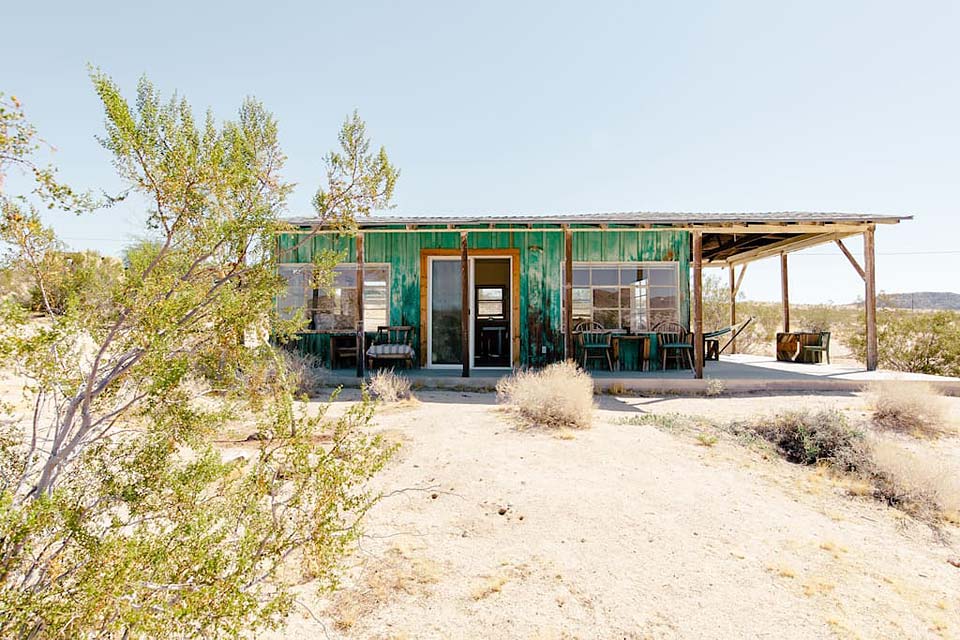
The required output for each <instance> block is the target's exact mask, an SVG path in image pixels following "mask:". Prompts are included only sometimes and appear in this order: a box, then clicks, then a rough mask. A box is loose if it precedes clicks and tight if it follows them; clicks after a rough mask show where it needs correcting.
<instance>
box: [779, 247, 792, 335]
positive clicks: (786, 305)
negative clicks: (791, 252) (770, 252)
mask: <svg viewBox="0 0 960 640" xmlns="http://www.w3.org/2000/svg"><path fill="white" fill-rule="evenodd" d="M789 281H790V278H789V276H788V275H787V254H785V253H781V254H780V296H781V297H780V300H781V304H782V305H783V332H784V333H789V332H790V284H789Z"/></svg>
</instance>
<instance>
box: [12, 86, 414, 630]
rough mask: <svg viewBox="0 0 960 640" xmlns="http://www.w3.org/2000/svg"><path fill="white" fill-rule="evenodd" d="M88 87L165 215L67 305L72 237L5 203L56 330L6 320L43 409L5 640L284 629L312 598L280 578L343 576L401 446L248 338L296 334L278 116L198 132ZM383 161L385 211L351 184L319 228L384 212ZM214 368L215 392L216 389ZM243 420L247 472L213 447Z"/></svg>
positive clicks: (256, 114)
mask: <svg viewBox="0 0 960 640" xmlns="http://www.w3.org/2000/svg"><path fill="white" fill-rule="evenodd" d="M91 75H92V80H93V86H94V88H95V90H96V92H97V95H98V96H99V98H100V100H101V101H102V104H103V107H104V111H105V114H106V131H105V134H104V135H103V137H102V138H101V143H102V144H103V146H104V147H105V148H106V149H107V150H108V151H109V152H110V153H111V155H112V157H113V162H114V165H115V166H116V168H117V171H118V173H119V175H120V176H121V177H122V178H123V179H124V181H125V182H126V183H127V185H128V188H129V190H130V191H132V192H135V193H136V194H138V195H139V196H140V197H143V198H145V199H146V201H148V202H149V203H150V204H149V211H148V217H147V224H148V236H149V237H148V240H147V241H145V242H142V243H140V244H138V245H136V246H135V247H132V248H131V249H130V250H129V251H128V252H127V254H126V256H125V260H124V262H125V269H124V272H123V274H122V276H120V277H116V278H104V279H93V280H92V281H90V280H89V279H87V280H83V282H82V284H81V285H78V288H79V289H81V290H82V291H83V292H84V295H72V296H70V297H69V304H65V305H62V306H61V305H57V304H55V303H54V297H53V296H52V292H53V291H54V290H55V289H56V287H57V286H58V285H57V284H56V280H57V278H59V277H61V276H62V273H60V272H58V270H57V269H52V268H51V267H50V265H51V264H52V263H53V262H55V261H56V260H57V259H58V253H57V252H58V251H59V250H60V249H59V245H58V244H57V242H56V238H55V237H54V235H53V233H52V232H51V231H50V230H49V229H47V228H45V227H44V226H43V225H42V224H41V222H40V219H39V217H38V215H37V206H36V205H35V204H32V203H31V202H30V198H27V197H17V198H12V197H7V196H6V195H5V194H4V195H3V206H4V209H3V216H4V217H3V223H2V229H0V231H2V234H3V235H2V238H3V240H4V241H6V242H7V243H9V245H10V246H11V247H13V254H12V255H11V259H13V260H19V261H23V263H24V264H27V265H29V267H30V273H31V274H32V276H33V278H34V280H35V285H36V287H37V289H38V291H39V292H40V298H41V299H42V307H43V309H44V310H45V311H46V313H47V314H48V318H47V319H46V320H45V321H44V322H43V323H41V324H39V325H38V324H36V323H33V324H30V323H28V322H27V318H26V316H25V314H24V313H23V310H22V308H20V307H18V306H17V305H15V304H13V303H12V302H10V301H7V302H5V303H4V304H3V305H2V308H0V315H2V318H0V320H2V322H0V354H2V356H3V358H4V362H5V363H6V364H7V365H8V366H10V367H12V368H13V369H14V370H15V372H16V374H17V375H18V376H20V377H21V379H23V380H25V381H26V382H25V387H24V392H25V394H24V395H25V398H27V400H28V401H29V405H21V406H19V407H14V408H13V409H14V411H13V416H12V418H11V420H9V421H8V422H7V423H6V424H5V425H4V427H3V429H2V432H0V610H2V611H3V612H4V614H3V616H0V636H2V637H29V638H45V637H113V636H117V637H121V636H122V637H204V638H207V637H233V636H237V635H239V634H240V633H242V632H243V631H244V630H248V629H254V628H259V627H262V626H274V625H278V624H280V623H281V622H282V619H283V617H284V616H285V614H286V613H288V612H289V611H290V609H291V607H292V606H293V604H294V601H293V598H292V596H291V595H290V593H289V591H288V586H289V585H288V583H287V582H288V581H287V579H285V578H284V576H285V575H290V572H289V571H284V570H282V569H283V568H284V564H285V563H288V562H289V561H290V560H291V559H292V558H294V557H296V558H297V559H298V561H299V562H300V564H301V565H303V566H307V567H310V570H311V574H312V576H314V577H318V578H320V581H321V584H323V585H328V586H329V585H331V584H333V583H334V582H335V578H336V566H337V560H338V558H340V557H341V556H342V554H343V553H344V550H345V549H346V548H347V546H348V545H349V544H350V543H351V541H352V540H353V539H354V537H355V536H356V535H357V523H358V521H359V519H360V517H361V516H362V515H363V514H364V512H365V511H366V510H367V509H368V508H369V507H370V506H371V505H372V504H373V503H374V502H375V500H376V498H377V496H376V495H375V494H373V493H371V492H370V491H369V490H368V489H367V488H366V483H365V481H366V480H367V479H368V478H370V477H371V476H372V475H373V474H374V473H376V472H377V471H378V470H379V469H380V468H381V466H382V465H383V464H384V462H385V461H386V459H387V457H388V456H389V453H390V449H389V448H388V447H386V446H385V445H384V444H383V442H382V441H381V440H380V439H379V438H378V437H376V436H372V435H371V434H369V433H368V430H367V429H366V427H367V426H368V424H369V421H370V419H371V415H372V414H371V411H372V409H371V406H370V404H369V403H366V402H364V403H360V404H359V405H356V406H355V407H354V408H353V409H351V410H349V411H347V412H346V414H345V415H343V416H342V417H340V418H337V419H329V418H327V417H326V415H325V411H324V410H323V408H321V410H320V411H319V413H314V414H308V413H306V412H305V410H303V409H302V408H299V405H297V404H296V403H295V397H294V394H295V389H296V380H295V379H294V378H295V376H293V375H291V373H290V372H289V371H288V370H287V369H286V368H285V367H284V365H283V363H282V359H281V357H280V354H279V353H278V352H277V351H276V349H275V348H274V347H272V346H270V345H269V344H268V343H266V342H265V341H263V340H258V341H254V342H252V343H251V342H250V341H247V340H245V339H244V336H245V335H247V334H249V333H250V329H251V328H260V329H264V328H266V329H269V330H272V331H274V332H279V333H283V332H285V331H289V330H291V329H293V328H295V327H294V326H292V325H286V324H284V323H281V322H280V321H279V320H278V319H277V318H276V317H275V314H274V312H273V300H274V299H275V296H277V295H278V294H279V293H280V292H281V291H282V289H283V287H284V282H283V281H282V280H281V279H280V278H279V277H278V276H277V273H276V256H275V255H274V251H273V246H274V243H273V241H274V238H275V234H276V232H277V231H278V230H279V229H281V228H284V223H283V222H282V221H281V220H280V218H279V216H280V214H281V212H282V211H283V208H284V206H285V202H286V198H287V195H288V194H289V192H290V185H289V184H288V183H286V182H284V181H283V179H282V177H281V174H280V172H281V169H282V167H283V164H284V160H285V157H284V155H283V153H282V151H281V149H280V146H279V144H278V141H277V124H276V121H275V120H274V118H273V116H272V115H271V114H270V113H269V112H268V111H267V110H266V109H265V108H264V107H263V105H262V104H260V103H259V102H257V101H255V100H253V99H248V100H246V101H244V102H243V104H242V105H241V107H240V110H239V113H238V116H237V118H236V119H234V120H229V121H226V122H223V123H217V122H216V121H215V120H214V118H213V116H212V115H211V114H209V113H208V114H206V116H205V117H204V118H201V119H197V118H195V116H194V113H193V111H192V109H191V108H190V106H189V105H188V103H187V102H186V101H185V100H184V99H182V98H178V97H174V98H172V99H170V100H163V99H161V97H160V95H159V94H158V92H157V91H156V90H155V89H154V87H153V86H152V85H151V84H150V83H149V82H148V81H146V80H143V81H141V82H140V85H139V87H138V91H137V100H136V103H135V105H130V104H129V103H128V102H127V101H126V100H125V99H124V98H123V96H122V95H121V92H120V90H119V88H118V87H117V86H116V85H115V84H114V83H113V82H112V81H111V80H110V79H109V78H108V77H107V76H105V75H104V74H102V73H100V72H98V71H94V72H92V74H91ZM12 104H13V105H14V106H15V107H16V109H14V110H12V111H10V110H8V111H5V112H3V117H4V118H5V122H6V124H4V125H3V126H2V127H0V132H2V136H3V137H2V138H0V144H2V145H3V147H2V150H0V158H2V159H3V162H5V163H6V164H7V165H8V166H9V165H12V164H16V165H19V166H23V167H27V168H28V169H30V170H31V171H33V168H34V166H35V165H34V164H33V159H32V156H31V154H32V153H33V152H34V151H35V149H36V134H35V131H34V130H33V129H32V127H30V126H29V125H28V124H26V121H25V119H24V118H23V117H22V111H20V110H19V104H18V103H12ZM11 114H12V115H11ZM348 125H349V126H348V127H345V131H344V133H343V134H342V136H341V138H342V139H343V140H346V141H348V142H349V143H350V145H351V146H352V147H354V148H357V149H366V148H367V146H368V145H369V143H368V142H367V141H366V139H365V137H364V131H363V126H362V122H360V121H359V118H357V117H356V116H354V117H353V118H352V119H351V120H348ZM377 158H378V159H377V160H376V161H375V162H374V163H373V164H367V163H361V164H360V165H358V166H356V167H355V168H354V169H352V171H353V172H354V175H355V178H356V182H357V184H361V185H368V186H369V185H375V184H379V185H380V187H379V188H378V189H377V190H376V194H378V195H376V197H372V196H371V194H372V192H371V191H370V190H369V189H367V190H366V191H363V190H362V189H361V191H360V192H357V191H355V190H353V189H354V187H350V186H349V185H345V186H343V187H341V186H339V185H340V183H339V182H337V183H336V184H335V185H332V186H331V188H330V189H329V190H328V193H330V194H336V196H334V195H330V196H329V197H327V198H326V199H325V200H324V202H325V205H324V208H323V209H322V211H321V213H324V212H326V213H328V214H329V215H331V216H336V217H337V219H338V220H341V221H342V222H348V220H349V217H350V216H351V215H354V214H356V213H358V212H365V211H367V210H369V209H370V208H372V207H376V206H382V205H384V204H386V202H387V200H388V199H389V193H390V192H391V191H392V188H393V181H394V180H395V179H396V172H395V170H393V169H392V167H390V165H389V162H388V161H387V159H386V155H385V153H383V152H382V151H381V153H380V154H379V155H378V156H377ZM337 162H339V160H338V161H337ZM2 168H3V167H2V166H0V169H2ZM371 171H373V172H379V174H377V175H379V176H381V177H382V176H384V175H385V176H387V177H388V178H389V180H387V181H386V182H384V180H380V179H379V178H377V177H376V176H372V175H371V174H370V172H371ZM34 176H35V178H36V183H37V185H38V186H37V189H36V191H35V193H34V196H33V197H34V199H37V200H39V201H40V202H41V203H52V204H53V205H54V206H56V207H58V208H60V209H65V210H71V211H75V210H77V209H78V208H79V205H80V204H83V199H82V198H80V197H78V196H75V194H74V192H73V191H72V190H70V189H69V188H66V187H63V188H59V186H58V185H56V183H55V181H53V179H52V176H53V172H52V171H51V170H47V169H39V170H37V171H34ZM378 180H379V182H378ZM51 185H53V186H51ZM388 187H389V188H388ZM364 188H365V187H364ZM91 291H93V292H95V295H92V294H91V293H90V292H91ZM211 371H215V372H216V373H217V374H218V375H217V376H215V379H216V380H217V382H218V384H219V386H218V387H217V388H216V391H214V389H211V388H210V387H209V385H207V384H205V383H204V382H203V381H198V374H199V373H202V372H205V373H209V372H211ZM227 421H233V422H234V423H237V422H239V421H243V422H244V423H245V424H251V425H253V426H254V427H255V429H256V431H257V433H259V434H260V438H259V439H258V440H257V441H256V442H255V444H254V445H250V446H249V447H248V450H246V451H245V452H244V454H243V455H242V456H240V457H237V458H235V459H233V460H225V459H224V458H223V456H221V454H220V452H219V451H218V450H217V449H215V448H214V447H213V446H212V444H211V438H210V436H211V435H212V434H214V433H215V432H216V431H217V430H218V429H220V428H221V427H222V426H223V425H224V424H225V423H226V422H227ZM294 577H297V576H294Z"/></svg>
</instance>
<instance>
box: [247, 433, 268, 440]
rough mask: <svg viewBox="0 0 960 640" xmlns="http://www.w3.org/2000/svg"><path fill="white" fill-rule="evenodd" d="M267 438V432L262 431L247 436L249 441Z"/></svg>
mask: <svg viewBox="0 0 960 640" xmlns="http://www.w3.org/2000/svg"><path fill="white" fill-rule="evenodd" d="M266 439H267V434H265V433H260V432H259V431H257V432H255V433H251V434H250V435H248V436H247V437H246V441H247V442H258V441H260V440H266Z"/></svg>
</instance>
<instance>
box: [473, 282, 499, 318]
mask: <svg viewBox="0 0 960 640" xmlns="http://www.w3.org/2000/svg"><path fill="white" fill-rule="evenodd" d="M503 290H504V287H477V317H478V318H480V319H495V320H502V319H503V318H505V317H506V310H505V309H504V299H503Z"/></svg>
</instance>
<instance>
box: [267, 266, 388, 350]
mask: <svg viewBox="0 0 960 640" xmlns="http://www.w3.org/2000/svg"><path fill="white" fill-rule="evenodd" d="M358 266H359V265H358V264H357V263H356V262H338V263H337V264H336V265H334V268H341V267H346V268H351V267H352V268H353V270H354V271H356V269H357V267H358ZM281 268H288V269H303V270H308V271H310V272H311V273H312V271H313V263H312V262H280V263H277V271H278V273H279V270H280V269H281ZM368 269H370V270H373V269H385V270H386V278H385V287H384V288H385V293H384V301H385V306H386V309H385V313H386V321H387V325H389V324H390V306H391V304H390V289H391V271H392V269H391V264H390V263H389V262H364V263H363V271H364V288H363V289H364V293H366V291H367V282H366V275H367V270H368ZM288 285H289V281H288ZM356 288H357V286H356V283H355V284H354V286H352V287H342V286H341V287H338V286H337V285H335V284H332V283H331V285H330V286H329V287H326V289H328V290H333V289H353V290H356ZM313 291H314V288H313V287H310V286H307V281H306V280H305V281H304V294H303V299H304V306H303V307H301V312H302V313H303V314H304V315H306V316H307V320H308V325H309V321H310V320H311V318H310V316H309V309H310V304H311V303H312V300H313ZM280 304H281V297H280V296H278V297H277V301H276V310H277V313H278V314H282V311H281V308H280ZM366 310H367V307H366V305H364V314H363V325H364V326H363V330H364V332H366V333H376V331H377V327H376V326H374V327H373V328H372V329H371V328H370V326H368V324H367V323H368V322H369V317H368V315H367V313H366ZM378 326H382V325H378ZM353 330H355V328H354V329H353ZM348 331H351V330H349V329H335V328H333V329H306V328H305V329H301V330H300V331H299V333H346V332H348Z"/></svg>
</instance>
